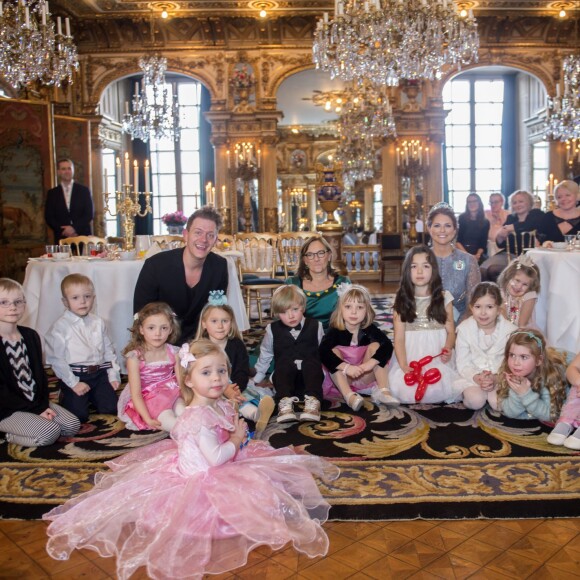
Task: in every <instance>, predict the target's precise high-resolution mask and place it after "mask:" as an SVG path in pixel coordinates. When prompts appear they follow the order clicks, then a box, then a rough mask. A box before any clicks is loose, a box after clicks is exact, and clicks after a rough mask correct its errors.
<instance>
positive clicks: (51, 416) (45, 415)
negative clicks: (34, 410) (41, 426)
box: [39, 407, 56, 421]
mask: <svg viewBox="0 0 580 580" xmlns="http://www.w3.org/2000/svg"><path fill="white" fill-rule="evenodd" d="M39 417H42V418H43V419H48V420H49V421H52V420H53V419H54V418H55V417H56V413H55V412H54V411H53V410H52V409H51V408H50V407H49V408H48V409H46V411H42V413H40V415H39Z"/></svg>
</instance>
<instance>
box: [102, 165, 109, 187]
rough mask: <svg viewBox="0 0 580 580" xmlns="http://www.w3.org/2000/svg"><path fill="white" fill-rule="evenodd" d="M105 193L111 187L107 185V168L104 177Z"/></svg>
mask: <svg viewBox="0 0 580 580" xmlns="http://www.w3.org/2000/svg"><path fill="white" fill-rule="evenodd" d="M103 191H109V186H108V185H107V168H106V167H105V174H104V175H103Z"/></svg>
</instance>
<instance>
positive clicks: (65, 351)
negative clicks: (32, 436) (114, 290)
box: [45, 274, 120, 423]
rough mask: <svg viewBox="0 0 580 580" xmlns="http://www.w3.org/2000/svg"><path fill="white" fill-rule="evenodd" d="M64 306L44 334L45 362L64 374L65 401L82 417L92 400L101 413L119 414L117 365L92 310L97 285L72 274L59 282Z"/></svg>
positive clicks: (83, 419) (59, 374)
mask: <svg viewBox="0 0 580 580" xmlns="http://www.w3.org/2000/svg"><path fill="white" fill-rule="evenodd" d="M60 289H61V293H62V301H63V304H64V305H65V308H66V311H65V312H64V314H63V315H62V316H61V317H60V318H59V319H58V320H57V321H56V322H55V323H54V324H53V325H52V326H51V327H50V329H49V331H48V332H47V334H46V336H45V342H46V362H47V363H48V364H50V365H51V366H52V369H53V371H54V373H55V375H56V376H57V377H58V378H59V379H60V387H61V404H62V406H63V407H64V408H65V409H68V410H69V411H70V412H71V413H74V414H75V415H76V416H77V417H78V418H79V419H80V420H81V422H83V423H84V422H86V421H87V420H88V418H89V403H92V404H93V406H94V407H95V408H96V410H97V413H103V414H108V415H116V414H117V396H116V394H115V390H116V389H118V388H119V384H120V376H119V365H118V363H117V356H116V354H115V349H114V347H113V343H112V341H111V339H110V338H109V335H108V333H107V328H106V326H105V322H104V321H103V319H102V318H100V317H98V316H97V315H96V314H93V313H92V312H91V310H92V308H93V304H94V302H95V287H94V286H93V282H92V281H91V279H90V278H88V277H87V276H83V275H82V274H69V275H68V276H66V277H65V278H64V279H63V280H62V282H61V285H60Z"/></svg>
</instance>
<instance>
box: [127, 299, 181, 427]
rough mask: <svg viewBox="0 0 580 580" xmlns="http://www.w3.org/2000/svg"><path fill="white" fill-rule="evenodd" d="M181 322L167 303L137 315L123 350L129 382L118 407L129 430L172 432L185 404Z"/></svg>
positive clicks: (152, 304) (149, 307) (152, 303)
mask: <svg viewBox="0 0 580 580" xmlns="http://www.w3.org/2000/svg"><path fill="white" fill-rule="evenodd" d="M178 338H179V322H178V321H177V319H176V318H175V314H173V312H172V311H171V308H170V307H169V306H168V305H167V304H165V302H151V303H150V304H147V306H145V307H143V308H142V309H141V310H140V311H139V312H138V313H137V314H135V320H134V322H133V326H132V328H131V340H130V341H129V344H128V345H127V346H126V347H125V349H124V350H123V354H124V355H125V356H126V358H127V373H128V375H129V382H128V384H127V386H126V387H125V389H124V390H123V392H122V393H121V396H120V397H119V402H118V405H117V413H118V415H119V419H121V421H123V422H124V423H125V426H126V427H127V429H132V430H134V431H139V430H143V429H163V430H164V431H171V428H172V427H173V425H175V420H176V419H177V416H178V415H179V414H180V413H182V412H183V409H184V408H185V404H184V402H183V399H182V398H181V397H180V393H179V383H178V382H177V375H178V373H179V361H178V359H177V356H176V352H177V347H175V346H172V345H171V344H169V342H175V341H176V340H177V339H178Z"/></svg>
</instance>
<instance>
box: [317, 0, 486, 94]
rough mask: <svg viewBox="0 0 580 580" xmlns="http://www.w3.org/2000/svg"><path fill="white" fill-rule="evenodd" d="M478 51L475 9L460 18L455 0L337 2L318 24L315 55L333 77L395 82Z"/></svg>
mask: <svg viewBox="0 0 580 580" xmlns="http://www.w3.org/2000/svg"><path fill="white" fill-rule="evenodd" d="M478 49H479V37H478V34H477V23H476V21H475V19H474V17H473V12H472V11H471V10H469V12H468V13H467V15H466V17H465V18H463V17H461V16H460V15H459V14H458V12H457V7H456V6H455V4H454V2H453V0H429V1H428V0H364V1H363V0H336V9H335V15H334V18H333V19H332V20H329V18H328V14H327V13H325V14H324V18H323V19H322V20H319V21H318V23H317V27H316V31H315V34H314V45H313V59H314V63H315V64H316V68H319V69H322V70H324V71H327V72H329V73H330V76H331V78H335V77H339V78H341V79H343V80H346V81H350V80H355V81H357V80H362V79H364V78H366V79H370V80H371V81H372V82H373V83H376V84H381V85H387V86H397V85H398V84H399V81H400V79H410V80H413V79H416V80H421V79H426V80H433V79H439V78H441V69H442V67H443V66H444V65H454V66H458V67H461V66H462V65H465V64H469V63H471V62H473V61H475V62H477V58H478Z"/></svg>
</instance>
